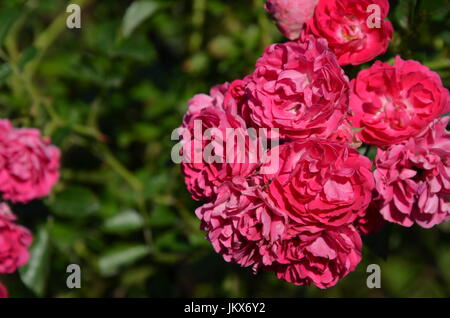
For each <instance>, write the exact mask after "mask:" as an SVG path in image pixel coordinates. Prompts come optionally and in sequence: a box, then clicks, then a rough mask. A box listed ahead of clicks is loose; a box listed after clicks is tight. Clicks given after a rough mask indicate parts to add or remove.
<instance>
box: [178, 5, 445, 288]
mask: <svg viewBox="0 0 450 318" xmlns="http://www.w3.org/2000/svg"><path fill="white" fill-rule="evenodd" d="M371 4H375V5H377V8H378V13H379V16H378V17H375V18H374V19H373V20H374V21H372V24H368V21H369V20H370V18H371V17H370V15H371V11H370V10H368V7H369V6H370V5H371ZM375 9H376V8H375ZM266 10H267V11H268V12H269V13H271V14H272V16H273V17H274V19H275V20H276V22H277V25H278V26H279V28H280V30H281V31H282V32H283V33H284V34H285V35H286V37H288V38H289V39H290V40H291V41H288V42H286V43H281V44H273V45H271V46H269V47H268V48H267V49H266V50H265V52H264V54H263V55H262V56H261V57H260V58H259V59H258V61H257V62H256V66H255V69H254V71H253V72H252V73H251V74H249V75H247V76H245V77H244V78H243V79H238V80H234V81H232V82H231V83H225V84H222V85H218V86H216V87H214V88H212V89H211V91H210V93H209V95H206V94H199V95H196V96H194V97H193V98H192V99H191V100H190V101H189V108H188V111H187V113H186V115H185V116H184V119H183V123H182V125H181V128H180V129H179V134H180V135H181V142H180V144H181V146H180V147H179V149H178V154H179V155H180V156H181V157H182V160H181V167H182V171H183V174H184V178H185V183H186V185H187V188H188V190H189V191H190V193H191V194H192V197H193V198H194V199H196V200H201V201H206V203H205V204H204V205H202V206H200V207H199V208H198V209H197V210H196V211H195V214H196V215H197V217H198V218H199V219H200V220H201V229H202V230H204V231H206V233H207V239H208V240H209V241H210V242H211V244H212V246H213V248H214V249H215V251H216V252H217V253H220V254H221V255H222V256H223V258H224V259H225V260H226V261H227V262H234V263H238V264H240V265H241V266H244V267H251V268H252V269H253V271H254V272H257V271H260V270H265V271H271V272H274V273H275V274H276V276H277V277H278V278H280V279H282V280H285V281H288V282H291V283H293V284H296V285H311V284H313V285H315V286H317V287H319V288H328V287H331V286H333V285H335V284H336V283H337V282H338V281H339V280H340V279H341V278H343V277H345V276H346V275H347V274H348V273H350V272H352V271H354V270H355V268H356V266H357V265H358V263H359V262H360V260H361V257H362V253H361V249H362V239H361V236H362V235H366V234H369V233H371V232H375V231H378V230H379V229H380V228H381V227H382V226H383V224H384V222H385V220H387V221H390V222H395V223H398V224H401V225H404V226H411V225H412V224H414V223H417V224H418V225H420V226H423V227H427V228H428V227H431V226H433V225H436V224H438V223H441V222H443V221H446V220H449V219H450V202H449V198H450V196H449V195H450V133H449V132H447V131H446V126H447V124H448V122H449V119H448V118H447V117H441V116H442V115H443V114H444V113H445V112H447V111H449V108H450V98H449V93H448V90H447V89H445V88H444V87H443V85H442V82H441V80H440V78H439V76H438V75H437V74H436V73H434V72H432V71H431V70H429V69H428V68H427V67H426V66H424V65H422V64H420V63H419V62H416V61H404V60H402V59H401V58H400V57H397V58H396V60H395V62H394V64H393V65H390V64H387V63H383V62H380V61H377V62H375V64H373V66H372V67H370V68H369V69H366V70H362V71H361V72H360V73H359V74H358V75H357V76H356V78H354V79H352V80H351V81H349V79H348V77H347V76H346V75H345V73H344V71H343V69H342V68H341V66H342V65H346V64H353V65H358V64H361V63H365V62H367V61H370V60H372V59H373V58H374V57H376V56H378V55H380V54H382V53H384V52H385V51H386V50H387V47H388V43H389V41H390V39H391V37H392V33H393V29H392V26H391V24H390V22H389V21H387V20H385V18H386V17H387V15H388V12H389V3H388V1H386V0H371V1H366V0H319V1H317V0H310V1H308V0H278V1H277V0H268V1H267V3H266ZM375 12H376V10H375ZM363 143H364V145H363V147H362V148H361V149H360V150H362V151H361V152H360V151H358V150H357V148H359V147H360V146H361V145H362V144H363ZM374 146H377V147H379V148H378V153H377V155H376V158H375V159H374V160H373V162H372V161H371V160H370V159H369V158H368V157H366V156H365V155H363V154H362V153H368V151H367V150H369V149H370V147H374ZM363 151H364V152H363Z"/></svg>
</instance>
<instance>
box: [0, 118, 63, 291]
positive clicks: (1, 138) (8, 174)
mask: <svg viewBox="0 0 450 318" xmlns="http://www.w3.org/2000/svg"><path fill="white" fill-rule="evenodd" d="M59 165H60V152H59V149H58V148H56V147H55V146H53V145H51V144H50V140H49V139H48V138H43V137H42V136H41V133H40V131H39V130H37V129H30V128H14V127H13V126H12V124H11V123H10V121H9V120H0V193H1V195H2V199H3V200H6V201H11V202H13V203H28V202H29V201H31V200H33V199H38V198H41V197H45V196H47V195H48V194H49V193H50V191H51V189H52V187H53V186H54V185H55V184H56V182H57V181H58V179H59ZM16 220H17V218H16V216H15V215H14V214H13V213H12V212H11V208H10V206H9V205H8V204H7V203H6V202H1V203H0V275H2V274H11V273H14V272H15V271H16V270H17V268H18V267H20V266H23V265H25V264H26V263H27V262H28V258H29V253H28V248H29V247H30V245H31V242H32V235H31V233H30V232H29V231H28V230H27V229H26V228H24V227H22V226H19V225H17V224H16V223H15V221H16ZM7 296H8V291H7V289H6V287H5V286H4V285H2V284H1V283H0V298H2V297H7Z"/></svg>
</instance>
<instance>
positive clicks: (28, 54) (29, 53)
mask: <svg viewBox="0 0 450 318" xmlns="http://www.w3.org/2000/svg"><path fill="white" fill-rule="evenodd" d="M37 53H38V49H37V48H36V47H35V46H30V47H29V48H27V49H26V50H24V51H23V52H22V54H21V55H20V59H19V61H18V62H17V66H18V67H19V68H20V69H23V68H24V67H25V65H27V63H28V62H30V61H31V60H32V59H34V58H35V57H36V55H37Z"/></svg>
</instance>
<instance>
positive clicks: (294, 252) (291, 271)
mask: <svg viewBox="0 0 450 318" xmlns="http://www.w3.org/2000/svg"><path fill="white" fill-rule="evenodd" d="M361 248H362V242H361V237H360V236H359V234H358V231H356V229H355V228H354V227H353V226H352V225H344V226H341V227H338V228H330V229H329V230H318V229H310V228H308V227H305V228H304V229H303V231H302V232H301V233H300V234H299V235H298V236H296V237H293V238H292V239H290V240H285V241H283V242H282V243H281V245H280V246H279V247H278V249H277V251H276V254H277V260H276V262H275V263H274V265H273V266H272V269H273V270H274V271H275V273H276V275H277V277H278V278H279V279H282V280H285V281H287V282H290V283H293V284H295V285H306V286H309V285H310V284H313V285H315V286H316V287H319V288H322V289H324V288H329V287H331V286H334V285H335V284H336V283H337V282H338V281H339V279H341V278H343V277H345V276H347V274H348V273H350V272H352V271H354V270H355V269H356V266H357V265H358V264H359V262H360V261H361Z"/></svg>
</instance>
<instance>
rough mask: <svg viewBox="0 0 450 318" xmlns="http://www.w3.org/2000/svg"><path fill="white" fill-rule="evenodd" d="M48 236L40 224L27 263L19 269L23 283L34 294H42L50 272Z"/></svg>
mask: <svg viewBox="0 0 450 318" xmlns="http://www.w3.org/2000/svg"><path fill="white" fill-rule="evenodd" d="M50 254H51V245H50V236H49V233H48V229H47V227H46V226H42V227H41V228H40V229H39V231H38V233H37V235H36V236H35V238H34V243H33V245H32V246H31V249H30V260H29V262H28V264H27V265H26V266H24V267H22V268H20V269H19V273H20V277H21V279H22V281H23V283H24V284H25V285H26V286H27V287H28V288H29V289H31V290H32V291H33V292H34V293H35V294H36V295H38V296H41V297H42V296H44V292H45V288H46V285H47V278H48V275H49V273H50V271H49V270H50Z"/></svg>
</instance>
